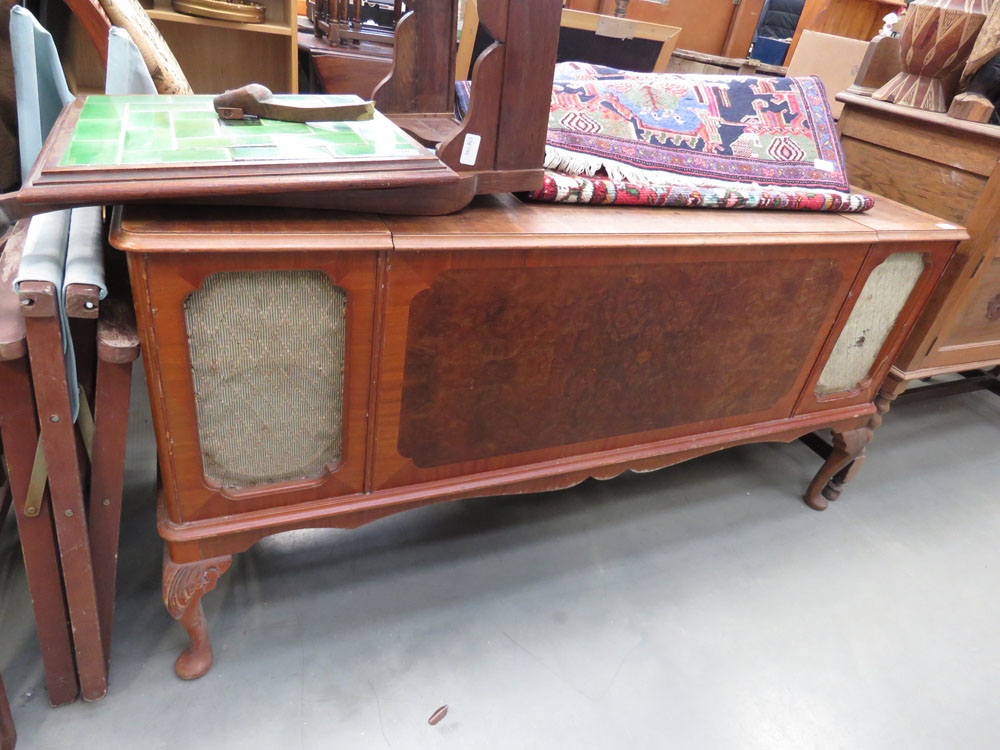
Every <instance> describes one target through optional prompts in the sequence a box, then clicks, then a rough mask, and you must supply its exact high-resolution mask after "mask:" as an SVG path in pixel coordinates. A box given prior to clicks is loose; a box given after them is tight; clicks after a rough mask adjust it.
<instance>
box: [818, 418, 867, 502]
mask: <svg viewBox="0 0 1000 750" xmlns="http://www.w3.org/2000/svg"><path fill="white" fill-rule="evenodd" d="M872 434H873V433H872V431H871V428H869V427H859V428H858V429H856V430H847V431H846V432H835V433H833V450H832V451H830V455H829V457H828V458H827V459H826V462H825V463H824V464H823V466H821V467H820V470H819V471H818V472H816V476H815V477H813V480H812V482H811V483H810V484H809V489H807V490H806V494H805V501H806V505H808V506H809V507H810V508H812V509H813V510H826V506H827V504H828V503H827V500H828V499H829V500H834V499H836V497H837V496H838V495H839V494H840V489H839V488H842V487H843V483H844V482H846V481H847V479H848V478H849V476H853V475H854V469H853V464H854V463H855V461H856V460H858V459H861V460H864V454H865V446H866V445H868V442H869V441H870V440H871V439H872ZM859 466H860V463H859ZM838 478H839V484H838V487H839V488H838V489H837V490H836V493H835V494H834V496H833V497H830V496H829V494H827V493H826V492H825V490H826V488H827V485H828V484H830V483H833V482H836V481H837V480H838Z"/></svg>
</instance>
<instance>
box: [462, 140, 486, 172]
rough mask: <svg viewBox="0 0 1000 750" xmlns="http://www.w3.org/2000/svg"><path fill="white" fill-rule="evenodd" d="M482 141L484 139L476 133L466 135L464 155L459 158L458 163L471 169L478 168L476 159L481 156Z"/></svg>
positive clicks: (463, 145)
mask: <svg viewBox="0 0 1000 750" xmlns="http://www.w3.org/2000/svg"><path fill="white" fill-rule="evenodd" d="M482 140H483V139H482V137H481V136H478V135H476V134H475V133H466V135H465V143H463V144H462V155H461V156H460V157H459V158H458V163H459V164H465V165H467V166H470V167H474V166H476V157H478V156H479V142H480V141H482Z"/></svg>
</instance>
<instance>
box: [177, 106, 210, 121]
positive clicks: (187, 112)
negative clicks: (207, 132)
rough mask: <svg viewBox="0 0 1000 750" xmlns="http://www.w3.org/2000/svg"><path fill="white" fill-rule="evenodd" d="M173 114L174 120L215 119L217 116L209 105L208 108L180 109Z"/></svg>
mask: <svg viewBox="0 0 1000 750" xmlns="http://www.w3.org/2000/svg"><path fill="white" fill-rule="evenodd" d="M173 114H174V119H175V120H217V119H218V118H219V116H218V115H217V114H216V113H215V110H214V109H212V108H211V107H209V108H208V109H182V110H178V111H175V112H174V113H173Z"/></svg>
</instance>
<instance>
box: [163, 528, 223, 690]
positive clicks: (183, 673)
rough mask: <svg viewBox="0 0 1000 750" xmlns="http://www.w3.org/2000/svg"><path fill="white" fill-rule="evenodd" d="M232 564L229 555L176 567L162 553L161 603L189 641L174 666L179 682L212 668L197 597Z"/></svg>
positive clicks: (193, 677) (203, 614)
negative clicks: (182, 628) (185, 632)
mask: <svg viewBox="0 0 1000 750" xmlns="http://www.w3.org/2000/svg"><path fill="white" fill-rule="evenodd" d="M232 562H233V558H232V555H227V556H225V557H213V558H211V559H209V560H198V561H197V562H193V563H180V564H178V563H175V562H174V561H173V560H171V559H170V553H169V552H168V551H167V549H166V548H164V550H163V603H164V604H165V605H166V607H167V611H168V612H169V613H170V616H171V617H173V618H174V619H175V620H177V622H179V623H180V624H181V625H183V626H184V629H185V630H186V631H187V634H188V638H189V639H190V644H189V645H188V647H187V648H186V649H184V652H183V653H182V654H181V655H180V656H178V657H177V663H176V665H175V669H176V671H177V676H178V677H180V678H181V679H182V680H194V679H197V678H198V677H201V676H202V675H203V674H205V673H206V672H207V671H208V670H209V669H210V668H211V667H212V641H211V639H210V638H209V635H208V623H207V622H206V621H205V611H204V610H203V609H202V606H201V597H203V596H204V595H205V594H207V593H208V592H209V591H211V590H212V589H214V588H215V584H216V582H217V581H218V580H219V577H220V576H221V575H222V574H223V573H225V572H226V571H227V570H228V569H229V566H230V565H231V564H232Z"/></svg>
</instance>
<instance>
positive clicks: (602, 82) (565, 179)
mask: <svg viewBox="0 0 1000 750" xmlns="http://www.w3.org/2000/svg"><path fill="white" fill-rule="evenodd" d="M466 91H467V88H465V87H460V88H459V100H460V106H461V104H463V103H464V101H466V99H465V95H466ZM550 106H551V108H550V114H549V129H548V136H547V138H546V148H545V166H546V167H547V171H546V174H545V184H544V185H543V187H542V189H541V190H539V191H537V192H535V193H532V194H531V196H530V197H531V198H532V199H533V200H538V201H551V202H562V203H592V204H628V205H649V206H675V207H676V206H699V207H704V208H775V209H785V210H801V211H865V210H867V209H869V208H871V207H872V205H873V203H874V201H873V200H872V199H871V198H870V197H869V196H866V195H859V194H855V193H850V192H849V190H850V188H849V185H848V182H847V175H846V172H845V168H844V157H843V153H842V151H841V148H840V141H839V139H838V137H837V133H836V130H835V128H834V126H833V116H832V115H831V113H830V109H829V105H828V103H827V98H826V93H825V91H824V89H823V84H822V83H821V82H820V81H819V79H818V78H814V77H810V78H768V77H758V76H699V75H677V74H669V73H665V74H656V73H632V72H628V71H622V70H616V69H614V68H607V67H603V66H597V65H588V64H584V63H561V64H559V65H557V66H556V73H555V81H554V84H553V88H552V101H551V105H550Z"/></svg>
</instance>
